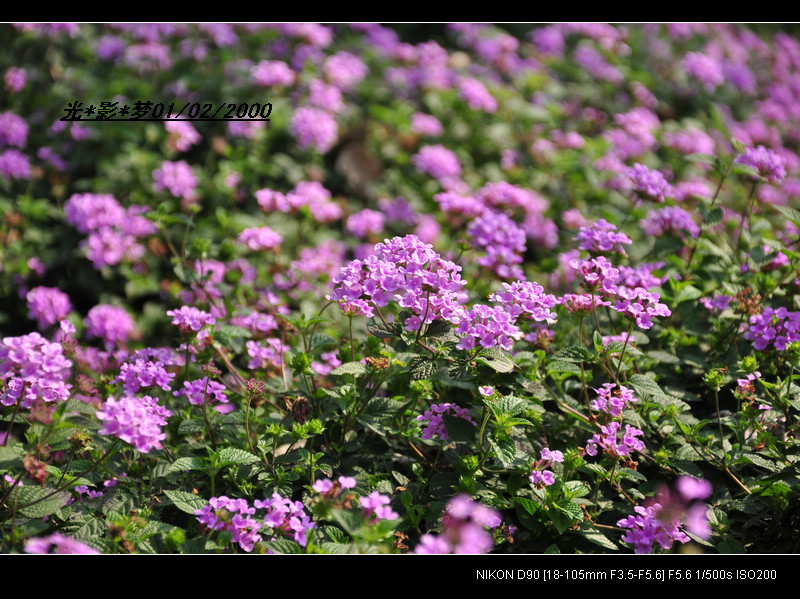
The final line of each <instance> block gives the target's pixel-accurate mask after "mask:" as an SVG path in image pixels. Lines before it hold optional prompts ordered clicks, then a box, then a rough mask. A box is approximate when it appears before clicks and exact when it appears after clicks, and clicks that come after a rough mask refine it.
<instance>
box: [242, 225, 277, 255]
mask: <svg viewBox="0 0 800 599" xmlns="http://www.w3.org/2000/svg"><path fill="white" fill-rule="evenodd" d="M239 241H240V242H241V243H243V244H244V245H246V246H247V247H248V248H250V249H251V250H253V251H254V252H255V251H259V250H274V249H276V248H278V247H280V245H281V243H282V242H283V237H281V236H280V235H279V234H278V233H276V232H275V231H273V230H272V229H271V228H269V227H252V228H249V229H245V230H244V231H242V232H241V233H239Z"/></svg>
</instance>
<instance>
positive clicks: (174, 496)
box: [164, 489, 208, 515]
mask: <svg viewBox="0 0 800 599" xmlns="http://www.w3.org/2000/svg"><path fill="white" fill-rule="evenodd" d="M164 495H166V496H167V498H168V499H169V500H170V501H172V504H173V505H174V506H175V507H176V508H178V509H179V510H181V511H182V512H186V513H187V514H192V515H194V513H195V512H196V511H197V510H199V509H202V508H203V507H205V506H206V505H208V501H206V500H205V499H203V498H202V497H200V496H199V495H193V494H192V493H186V492H185V491H170V490H168V489H165V490H164Z"/></svg>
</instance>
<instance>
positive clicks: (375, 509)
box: [358, 491, 400, 524]
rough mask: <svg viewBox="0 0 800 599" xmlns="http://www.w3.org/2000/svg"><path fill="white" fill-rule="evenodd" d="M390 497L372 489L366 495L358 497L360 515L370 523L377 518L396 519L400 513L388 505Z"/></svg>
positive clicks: (376, 520)
mask: <svg viewBox="0 0 800 599" xmlns="http://www.w3.org/2000/svg"><path fill="white" fill-rule="evenodd" d="M390 502H391V499H390V498H389V497H387V496H386V495H382V494H381V493H378V491H373V492H372V493H370V494H369V495H367V496H366V497H359V499H358V505H359V506H361V515H362V516H364V517H365V518H366V519H367V521H368V522H369V523H370V524H374V523H375V522H378V521H379V520H396V519H397V518H399V517H400V515H399V514H398V513H397V512H395V511H394V510H393V509H392V508H390V507H389V503H390Z"/></svg>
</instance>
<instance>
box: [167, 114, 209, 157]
mask: <svg viewBox="0 0 800 599" xmlns="http://www.w3.org/2000/svg"><path fill="white" fill-rule="evenodd" d="M164 127H165V128H166V130H167V133H168V134H169V138H168V139H167V146H169V147H170V148H173V149H175V150H177V151H178V152H186V151H187V150H189V148H191V147H192V146H193V145H195V144H197V143H199V142H200V140H201V139H202V137H200V134H199V133H198V132H197V129H195V128H194V127H192V125H191V123H188V122H186V121H164Z"/></svg>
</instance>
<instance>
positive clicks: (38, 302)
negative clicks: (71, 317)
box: [25, 287, 72, 330]
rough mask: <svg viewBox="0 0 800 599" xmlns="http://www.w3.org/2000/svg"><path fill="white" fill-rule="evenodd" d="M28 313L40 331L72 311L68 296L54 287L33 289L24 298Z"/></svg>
mask: <svg viewBox="0 0 800 599" xmlns="http://www.w3.org/2000/svg"><path fill="white" fill-rule="evenodd" d="M25 299H26V301H27V302H28V313H29V314H30V316H31V318H33V319H34V320H36V322H38V323H39V328H40V329H41V330H44V329H46V328H47V327H49V326H52V325H54V324H56V323H57V322H59V321H60V320H62V319H63V318H66V316H67V314H69V313H70V311H72V303H71V302H70V301H69V296H68V295H67V294H66V293H64V292H63V291H61V290H60V289H58V288H56V287H34V288H33V289H31V290H30V291H28V293H27V295H26V296H25Z"/></svg>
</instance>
